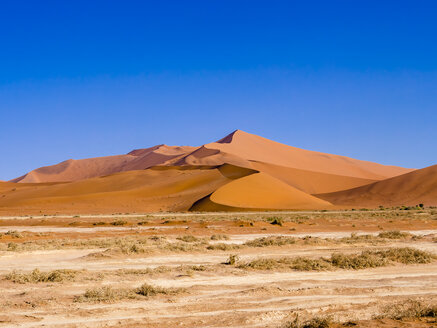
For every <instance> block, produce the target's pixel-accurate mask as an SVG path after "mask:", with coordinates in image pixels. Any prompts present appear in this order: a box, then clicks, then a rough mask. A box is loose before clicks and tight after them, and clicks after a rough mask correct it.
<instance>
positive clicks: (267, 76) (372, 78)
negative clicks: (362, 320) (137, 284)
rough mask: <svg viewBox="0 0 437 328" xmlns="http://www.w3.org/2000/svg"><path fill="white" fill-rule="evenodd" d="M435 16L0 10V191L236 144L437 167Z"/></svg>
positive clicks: (40, 5)
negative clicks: (26, 178) (248, 138)
mask: <svg viewBox="0 0 437 328" xmlns="http://www.w3.org/2000/svg"><path fill="white" fill-rule="evenodd" d="M436 17H437V1H420V0H417V1H399V0H398V1H368V0H367V1H358V0H357V1H350V0H348V1H291V0H289V1H274V0H269V1H267V0H265V1H256V0H250V1H249V0H248V1H239V0H231V1H225V0H208V1H205V0H202V1H189V0H184V1H180V0H178V1H165V0H160V1H129V0H124V1H110V0H105V1H97V0H94V1H90V0H87V1H80V0H75V1H44V0H41V1H21V0H11V1H9V0H3V1H1V3H0V179H3V180H7V179H11V178H14V177H17V176H19V175H22V174H24V173H25V172H27V171H29V170H31V169H34V168H36V167H39V166H43V165H50V164H54V163H57V162H60V161H63V160H66V159H69V158H76V159H77V158H85V157H95V156H104V155H112V154H121V153H126V152H128V151H130V150H131V149H134V148H144V147H148V146H152V145H155V144H161V143H166V144H170V145H200V144H203V143H207V142H211V141H215V140H217V139H219V138H221V137H223V136H225V135H226V134H228V133H230V132H231V131H233V130H235V129H241V130H244V131H247V132H251V133H255V134H258V135H261V136H264V137H266V138H269V139H273V140H275V141H279V142H283V143H286V144H289V145H293V146H296V147H301V148H305V149H310V150H317V151H323V152H327V153H334V154H340V155H346V156H350V157H354V158H358V159H364V160H370V161H375V162H380V163H383V164H393V165H400V166H405V167H417V168H420V167H425V166H429V165H432V164H437V19H436Z"/></svg>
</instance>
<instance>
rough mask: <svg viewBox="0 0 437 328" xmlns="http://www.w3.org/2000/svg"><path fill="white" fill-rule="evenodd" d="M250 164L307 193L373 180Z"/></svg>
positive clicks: (353, 185) (258, 163) (339, 188)
mask: <svg viewBox="0 0 437 328" xmlns="http://www.w3.org/2000/svg"><path fill="white" fill-rule="evenodd" d="M251 166H252V168H254V169H255V170H258V171H261V172H263V173H266V174H268V175H270V176H272V177H275V178H277V179H279V180H281V181H283V182H285V183H287V184H289V185H290V186H293V187H295V188H297V189H299V190H301V191H304V192H306V193H308V194H319V193H327V192H334V191H339V190H345V189H350V188H354V187H358V186H363V185H366V184H369V183H372V182H375V180H370V179H362V178H355V177H348V176H342V175H336V174H328V173H320V172H314V171H308V170H300V169H294V168H289V167H284V166H278V165H274V164H267V163H262V162H251Z"/></svg>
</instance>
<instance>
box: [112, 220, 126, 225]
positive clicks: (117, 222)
mask: <svg viewBox="0 0 437 328" xmlns="http://www.w3.org/2000/svg"><path fill="white" fill-rule="evenodd" d="M111 224H112V225H113V226H124V225H126V224H127V221H124V220H117V221H114V222H111Z"/></svg>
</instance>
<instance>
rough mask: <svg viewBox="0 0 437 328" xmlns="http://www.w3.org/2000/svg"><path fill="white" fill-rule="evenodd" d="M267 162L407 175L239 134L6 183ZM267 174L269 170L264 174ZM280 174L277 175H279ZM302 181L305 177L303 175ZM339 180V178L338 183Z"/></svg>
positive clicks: (52, 169) (66, 165)
mask: <svg viewBox="0 0 437 328" xmlns="http://www.w3.org/2000/svg"><path fill="white" fill-rule="evenodd" d="M253 161H256V162H260V163H267V164H273V165H277V166H281V167H286V168H293V169H299V170H305V171H313V172H318V173H326V174H333V175H338V176H343V177H354V178H358V179H364V180H365V181H363V183H368V182H370V181H369V180H382V179H385V178H389V177H393V176H396V175H400V174H403V173H407V172H410V171H412V170H411V169H405V168H401V167H395V166H385V165H381V164H377V163H372V162H366V161H361V160H356V159H352V158H348V157H344V156H338V155H330V154H324V153H319V152H314V151H309V150H304V149H299V148H295V147H291V146H287V145H284V144H281V143H278V142H274V141H271V140H268V139H265V138H262V137H259V136H256V135H253V134H250V133H247V132H243V131H240V130H237V131H234V132H233V133H231V134H229V135H228V136H226V137H225V138H223V139H221V140H219V141H217V142H213V143H209V144H206V145H204V146H201V147H189V146H183V147H178V146H166V145H157V146H154V147H150V148H146V149H138V150H134V151H132V152H130V153H128V154H126V155H117V156H106V157H97V158H88V159H81V160H73V159H70V160H67V161H64V162H62V163H59V164H56V165H52V166H46V167H41V168H39V169H36V170H33V171H31V172H29V173H27V174H26V175H24V176H22V177H19V178H16V179H14V180H11V181H12V182H21V183H24V182H30V183H34V182H56V181H77V180H82V179H89V178H93V177H97V176H102V175H107V174H111V173H116V172H123V171H130V170H143V169H147V168H149V167H152V166H157V165H169V166H182V165H222V164H225V163H228V164H232V165H236V166H240V167H246V168H253V166H252V162H253ZM269 171H271V170H269ZM281 174H283V173H281ZM307 178H308V177H307ZM341 179H342V181H344V182H345V186H346V187H352V186H355V184H359V183H360V182H359V180H354V182H352V181H353V180H349V182H350V183H352V184H351V185H349V184H348V183H349V182H348V183H346V179H344V178H341ZM338 181H340V180H338ZM339 188H340V189H341V188H342V183H339V184H338V185H336V186H335V187H334V189H324V188H322V189H320V190H319V189H317V188H316V189H312V190H313V191H315V192H327V191H333V190H338V189H339Z"/></svg>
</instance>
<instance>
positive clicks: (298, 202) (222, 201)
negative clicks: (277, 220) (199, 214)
mask: <svg viewBox="0 0 437 328" xmlns="http://www.w3.org/2000/svg"><path fill="white" fill-rule="evenodd" d="M209 200H210V201H211V202H213V203H215V204H218V205H224V206H227V207H233V208H240V209H241V208H242V209H317V208H329V207H330V205H331V204H330V203H329V202H326V201H323V200H321V199H318V198H316V197H314V196H311V195H309V194H307V193H304V192H302V191H300V190H298V189H296V188H293V187H291V186H289V185H287V184H286V183H284V182H282V181H280V180H278V179H276V178H273V177H271V176H270V175H267V174H265V173H256V174H251V175H248V176H246V177H243V178H240V179H237V180H234V181H232V182H230V183H227V184H226V185H224V186H222V187H220V188H218V189H217V190H216V191H215V192H213V193H212V194H211V195H210V197H209ZM202 209H205V210H210V208H209V207H208V208H202V207H201V206H197V207H196V210H202Z"/></svg>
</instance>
